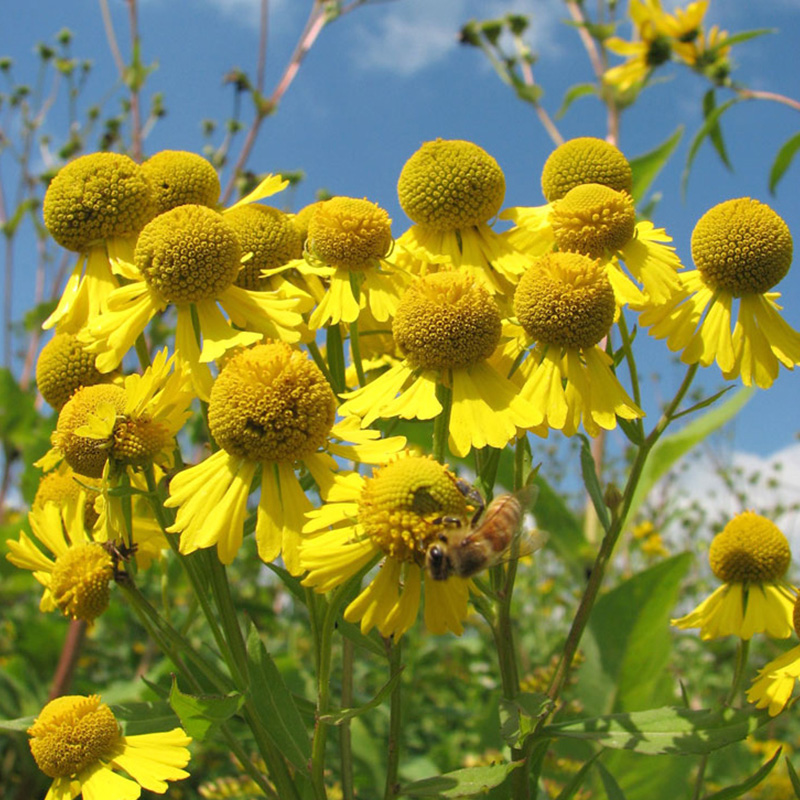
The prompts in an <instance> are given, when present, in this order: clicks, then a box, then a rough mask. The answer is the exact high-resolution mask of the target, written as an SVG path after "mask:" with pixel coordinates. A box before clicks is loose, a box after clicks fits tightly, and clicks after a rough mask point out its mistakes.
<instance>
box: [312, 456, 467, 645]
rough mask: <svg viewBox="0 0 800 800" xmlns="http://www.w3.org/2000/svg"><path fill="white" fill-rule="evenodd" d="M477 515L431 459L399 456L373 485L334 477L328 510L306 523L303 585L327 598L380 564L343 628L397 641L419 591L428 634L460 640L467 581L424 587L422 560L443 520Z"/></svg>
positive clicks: (413, 611) (451, 479)
mask: <svg viewBox="0 0 800 800" xmlns="http://www.w3.org/2000/svg"><path fill="white" fill-rule="evenodd" d="M475 510H476V509H475V507H474V506H473V505H471V504H470V502H469V500H468V497H467V496H466V493H465V491H464V490H463V488H461V487H460V484H459V483H458V482H457V479H456V476H455V475H453V474H452V473H451V472H449V471H448V470H447V468H446V467H445V466H443V465H442V464H439V463H438V462H437V461H434V460H433V459H432V458H430V457H426V456H414V455H411V454H409V453H404V454H401V455H400V456H399V457H398V458H397V460H395V461H391V462H389V463H388V464H386V465H385V466H382V467H380V468H377V469H375V470H374V472H373V475H372V477H371V478H365V477H363V476H362V475H359V474H357V473H350V474H347V475H337V476H336V477H335V479H334V485H333V487H332V488H331V491H330V494H329V497H328V502H326V503H325V504H324V505H323V506H322V507H321V508H318V509H315V510H313V511H309V513H308V514H307V515H306V516H307V517H308V520H309V521H308V522H307V523H306V525H305V527H304V528H303V533H304V534H306V535H305V536H304V537H303V541H302V544H301V549H300V564H301V567H302V569H303V570H308V575H307V576H306V578H305V579H304V580H303V584H304V585H306V586H313V587H314V588H315V589H316V590H317V591H318V592H327V591H330V590H331V589H334V588H336V587H337V586H340V585H341V584H343V583H345V582H346V581H348V580H350V579H351V578H353V577H354V576H355V575H356V574H357V573H358V572H360V571H361V570H362V569H364V568H366V567H367V566H368V565H370V564H372V563H374V562H375V561H376V560H377V559H379V558H380V559H382V562H381V565H380V567H379V569H378V571H377V572H376V573H375V575H374V577H372V579H371V580H370V582H369V583H368V584H367V586H366V587H365V588H364V589H363V590H362V592H361V593H360V594H359V595H358V596H357V597H356V598H355V600H353V601H352V602H351V603H350V605H349V606H348V607H347V608H346V609H345V613H344V616H345V619H346V620H347V621H348V622H360V623H361V630H362V632H364V633H367V632H368V631H369V630H371V629H372V628H373V627H377V628H378V630H379V631H380V633H381V635H382V636H385V637H388V636H395V637H396V638H399V637H400V636H402V635H403V634H404V633H405V632H406V631H407V630H408V629H409V628H410V627H411V626H412V625H413V623H414V620H415V619H416V617H417V613H418V611H419V604H420V598H421V595H422V588H423V584H424V589H425V625H426V627H427V628H428V630H430V631H431V632H433V633H446V632H447V631H452V632H453V633H455V634H457V635H460V634H461V633H462V632H463V625H462V622H463V620H464V619H465V618H466V616H467V613H468V600H469V581H468V580H465V579H463V578H460V577H457V576H450V577H449V578H447V579H446V580H431V579H428V578H427V576H426V575H425V570H424V565H425V555H426V552H427V550H428V547H429V546H430V545H431V544H433V543H434V542H436V541H438V533H439V531H440V528H441V519H442V518H443V517H454V518H458V519H463V520H464V521H467V520H469V519H470V518H471V516H472V514H473V513H474V512H475ZM423 578H425V580H424V581H423Z"/></svg>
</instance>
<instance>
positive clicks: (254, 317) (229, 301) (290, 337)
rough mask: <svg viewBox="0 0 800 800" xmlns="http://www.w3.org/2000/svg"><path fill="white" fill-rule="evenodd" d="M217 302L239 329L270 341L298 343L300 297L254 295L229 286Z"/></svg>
mask: <svg viewBox="0 0 800 800" xmlns="http://www.w3.org/2000/svg"><path fill="white" fill-rule="evenodd" d="M217 300H218V301H219V304H220V305H221V306H222V307H223V308H224V309H225V311H227V312H228V314H229V316H230V318H231V322H232V323H233V324H234V325H236V327H238V328H244V329H246V330H249V331H257V332H258V333H261V334H263V335H264V336H266V337H268V338H270V339H279V340H280V341H282V342H289V343H290V344H291V343H293V342H299V341H300V336H301V333H300V331H301V328H302V326H303V317H302V315H301V314H300V313H299V311H298V306H299V305H302V302H303V301H302V298H300V297H281V296H279V295H275V294H273V293H272V292H251V291H249V290H247V289H241V288H240V287H238V286H229V287H228V288H227V289H226V290H225V291H224V292H222V293H221V294H220V295H219V296H218V297H217Z"/></svg>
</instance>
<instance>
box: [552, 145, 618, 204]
mask: <svg viewBox="0 0 800 800" xmlns="http://www.w3.org/2000/svg"><path fill="white" fill-rule="evenodd" d="M584 183H599V184H601V185H602V186H608V187H610V188H611V189H615V190H616V191H618V192H630V190H631V185H632V173H631V165H630V164H629V163H628V160H627V159H626V158H625V156H624V155H622V153H621V152H620V151H619V150H618V149H617V148H616V147H614V145H613V144H609V143H608V142H606V141H604V140H603V139H595V138H593V137H590V136H582V137H579V138H577V139H570V140H569V141H568V142H564V144H562V145H560V146H559V147H557V148H556V149H555V150H553V152H552V153H551V154H550V156H549V157H548V159H547V161H545V164H544V167H543V168H542V192H543V194H544V196H545V198H546V200H547V202H548V203H552V202H553V201H555V200H560V199H561V198H562V197H563V196H564V195H565V194H566V193H567V192H568V191H569V190H570V189H574V188H575V187H576V186H580V185H581V184H584Z"/></svg>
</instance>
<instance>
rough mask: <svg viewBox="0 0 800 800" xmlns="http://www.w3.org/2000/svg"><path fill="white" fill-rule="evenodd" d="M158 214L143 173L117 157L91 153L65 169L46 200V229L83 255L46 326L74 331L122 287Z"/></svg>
mask: <svg viewBox="0 0 800 800" xmlns="http://www.w3.org/2000/svg"><path fill="white" fill-rule="evenodd" d="M155 212H156V208H155V204H154V202H153V197H152V194H151V191H150V184H149V182H148V180H147V178H146V177H145V175H144V172H143V171H142V168H141V167H140V166H139V165H138V164H137V163H136V162H135V161H133V160H131V159H130V158H128V157H127V156H123V155H120V154H118V153H92V154H90V155H85V156H81V157H80V158H76V159H75V160H74V161H72V162H70V163H69V164H67V165H66V166H64V167H62V168H61V169H60V170H59V172H58V173H57V174H56V176H55V177H54V178H53V180H52V181H51V182H50V185H49V186H48V188H47V193H46V194H45V197H44V206H43V214H44V224H45V226H46V227H47V230H48V231H49V232H50V234H51V236H52V237H53V238H54V239H55V240H56V241H57V242H58V243H59V244H60V245H61V246H62V247H66V248H67V250H73V251H75V252H77V253H79V254H80V257H79V258H78V262H77V264H76V265H75V268H74V269H73V271H72V274H71V276H70V278H69V280H68V281H67V285H66V288H65V289H64V292H63V294H62V295H61V299H60V300H59V302H58V305H57V306H56V309H55V311H53V313H52V314H51V315H50V316H49V317H48V318H47V319H46V320H45V322H44V324H43V327H44V328H52V327H53V326H54V325H58V326H59V329H61V330H69V331H71V332H73V333H74V332H76V331H77V330H78V329H79V328H80V327H81V326H82V325H83V324H84V323H85V322H86V321H87V320H88V319H89V318H90V317H93V316H95V315H96V314H97V313H99V311H100V309H101V307H102V306H103V304H104V303H105V301H106V300H107V299H108V296H109V295H110V293H111V291H112V290H113V289H114V288H116V287H117V286H118V285H119V282H118V280H117V278H116V276H115V274H114V273H118V272H119V268H118V262H119V260H120V259H127V260H129V259H130V255H131V253H132V252H133V245H134V243H135V241H136V236H137V235H138V233H139V231H140V230H141V229H142V228H143V227H144V226H145V224H146V223H147V222H148V221H149V220H150V219H151V218H152V217H153V215H154V214H155Z"/></svg>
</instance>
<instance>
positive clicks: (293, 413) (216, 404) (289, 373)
mask: <svg viewBox="0 0 800 800" xmlns="http://www.w3.org/2000/svg"><path fill="white" fill-rule="evenodd" d="M335 416H336V398H335V396H334V394H333V391H332V390H331V387H330V384H329V383H328V382H327V380H326V379H325V376H324V375H323V374H322V372H320V370H319V368H318V367H317V366H316V365H315V364H314V363H313V362H312V361H311V360H310V359H309V358H308V357H307V356H306V355H305V354H303V353H301V352H300V351H298V350H292V348H291V347H289V345H287V344H285V343H281V342H272V343H269V344H261V345H257V346H256V347H253V348H251V349H249V350H244V351H242V352H241V353H238V354H237V355H236V356H234V357H233V358H232V359H231V360H230V361H229V362H228V363H227V364H226V365H225V368H224V369H223V370H222V372H221V373H220V375H219V377H218V378H217V380H216V381H215V383H214V387H213V389H212V391H211V400H210V403H209V406H208V422H209V427H210V428H211V434H212V435H213V437H214V439H216V441H217V442H218V444H219V445H220V447H222V448H224V449H225V450H226V451H227V452H228V453H230V454H231V455H235V456H239V457H240V458H244V459H247V460H248V461H278V462H293V461H296V460H298V459H302V458H305V457H307V456H310V455H311V454H313V453H314V452H316V451H317V450H318V449H319V448H320V447H322V446H323V445H324V444H325V441H326V439H327V437H328V434H329V433H330V430H331V428H332V427H333V423H334V419H335Z"/></svg>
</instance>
